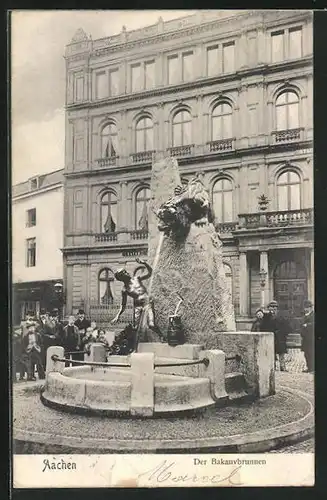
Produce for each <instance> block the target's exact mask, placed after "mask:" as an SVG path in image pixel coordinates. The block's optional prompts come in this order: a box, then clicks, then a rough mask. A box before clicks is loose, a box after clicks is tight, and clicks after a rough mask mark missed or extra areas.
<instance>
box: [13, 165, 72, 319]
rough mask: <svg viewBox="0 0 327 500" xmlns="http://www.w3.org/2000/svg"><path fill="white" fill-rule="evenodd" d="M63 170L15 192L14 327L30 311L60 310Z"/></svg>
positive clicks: (18, 188) (40, 176)
mask: <svg viewBox="0 0 327 500" xmlns="http://www.w3.org/2000/svg"><path fill="white" fill-rule="evenodd" d="M63 202H64V193H63V170H62V169H61V170H57V171H55V172H51V173H49V174H45V175H39V176H37V177H33V178H31V179H29V180H28V181H26V182H22V183H20V184H16V185H14V186H13V188H12V281H13V301H12V304H13V307H12V309H13V323H14V324H19V323H20V321H21V319H22V318H24V316H25V314H26V311H28V310H31V311H33V312H34V313H35V314H37V313H38V312H39V310H40V308H43V307H44V308H46V309H48V310H50V309H51V308H53V307H57V306H58V302H60V300H61V299H60V298H59V297H58V296H57V294H56V292H55V288H54V285H55V284H56V283H58V282H59V283H62V282H63V259H62V251H61V250H62V246H63Z"/></svg>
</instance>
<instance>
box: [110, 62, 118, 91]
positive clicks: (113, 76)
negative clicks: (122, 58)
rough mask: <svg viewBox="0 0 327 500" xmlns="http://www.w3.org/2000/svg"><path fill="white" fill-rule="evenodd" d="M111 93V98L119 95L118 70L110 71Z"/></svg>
mask: <svg viewBox="0 0 327 500" xmlns="http://www.w3.org/2000/svg"><path fill="white" fill-rule="evenodd" d="M109 92H110V96H115V95H118V94H119V73H118V69H112V70H110V71H109Z"/></svg>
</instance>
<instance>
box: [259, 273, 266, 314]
mask: <svg viewBox="0 0 327 500" xmlns="http://www.w3.org/2000/svg"><path fill="white" fill-rule="evenodd" d="M259 275H260V286H261V304H260V306H261V307H264V306H265V288H266V283H267V272H266V271H265V270H264V269H263V268H261V270H260V272H259Z"/></svg>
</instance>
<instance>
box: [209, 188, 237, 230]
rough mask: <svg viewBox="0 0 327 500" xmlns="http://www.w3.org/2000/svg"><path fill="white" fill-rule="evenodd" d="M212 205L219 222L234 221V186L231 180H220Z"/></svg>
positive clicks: (214, 192) (214, 191) (213, 195)
mask: <svg viewBox="0 0 327 500" xmlns="http://www.w3.org/2000/svg"><path fill="white" fill-rule="evenodd" d="M212 204H213V209H214V213H215V215H216V217H217V220H218V222H231V221H232V220H233V185H232V182H231V181H230V180H229V179H226V178H223V179H219V180H218V181H217V182H216V183H215V184H214V187H213V193H212Z"/></svg>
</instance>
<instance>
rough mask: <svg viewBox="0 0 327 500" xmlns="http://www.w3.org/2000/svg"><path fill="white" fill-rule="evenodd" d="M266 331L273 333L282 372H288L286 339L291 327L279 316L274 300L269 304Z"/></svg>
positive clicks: (276, 354)
mask: <svg viewBox="0 0 327 500" xmlns="http://www.w3.org/2000/svg"><path fill="white" fill-rule="evenodd" d="M265 330H266V331H268V332H273V334H274V341H275V356H276V361H277V360H278V359H279V366H280V371H282V372H286V371H287V370H286V361H285V355H286V352H287V346H286V338H287V335H288V333H289V332H290V326H289V324H288V322H287V321H286V319H285V318H282V317H281V316H280V315H279V310H278V302H277V301H276V300H272V301H271V302H270V303H269V304H268V316H267V320H266V324H265Z"/></svg>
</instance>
